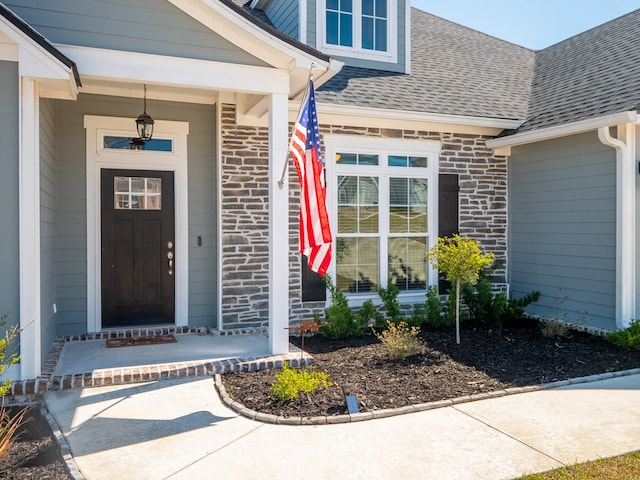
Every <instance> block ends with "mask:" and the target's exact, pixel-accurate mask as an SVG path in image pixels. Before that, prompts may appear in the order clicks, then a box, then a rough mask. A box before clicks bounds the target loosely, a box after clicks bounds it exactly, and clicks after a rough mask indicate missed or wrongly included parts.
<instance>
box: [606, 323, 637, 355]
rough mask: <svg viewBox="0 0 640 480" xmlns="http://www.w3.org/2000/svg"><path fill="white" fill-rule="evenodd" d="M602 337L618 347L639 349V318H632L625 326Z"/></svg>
mask: <svg viewBox="0 0 640 480" xmlns="http://www.w3.org/2000/svg"><path fill="white" fill-rule="evenodd" d="M604 338H605V339H606V340H607V341H609V342H611V343H613V344H614V345H618V346H619V347H623V348H629V349H632V350H640V320H633V321H632V322H631V323H630V324H629V326H628V327H627V328H623V329H622V330H617V331H615V332H611V333H607V334H606V335H605V337H604Z"/></svg>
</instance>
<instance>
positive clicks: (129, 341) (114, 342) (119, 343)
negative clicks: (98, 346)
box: [107, 334, 178, 348]
mask: <svg viewBox="0 0 640 480" xmlns="http://www.w3.org/2000/svg"><path fill="white" fill-rule="evenodd" d="M177 341H178V340H176V337H175V336H174V335H171V334H169V335H155V336H153V337H128V338H109V339H108V340H107V348H116V347H135V346H138V345H158V344H161V343H176V342H177Z"/></svg>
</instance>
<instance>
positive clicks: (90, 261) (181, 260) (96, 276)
mask: <svg viewBox="0 0 640 480" xmlns="http://www.w3.org/2000/svg"><path fill="white" fill-rule="evenodd" d="M84 127H85V129H86V144H87V331H88V332H99V331H100V330H102V318H101V317H102V305H101V275H100V273H101V256H100V251H101V246H100V238H101V230H100V221H99V219H100V170H101V169H102V168H120V169H140V170H165V171H173V172H175V179H174V182H175V214H176V217H175V229H176V232H175V243H176V268H175V276H176V281H175V285H176V305H175V308H176V310H175V321H176V325H177V326H186V325H188V324H189V244H188V242H189V234H188V233H189V232H188V228H189V218H188V213H189V209H188V201H189V197H188V171H187V135H188V134H189V124H188V123H187V122H171V121H163V120H156V123H155V125H154V135H156V136H157V137H164V138H172V139H173V141H174V151H173V152H152V151H140V152H134V151H130V150H122V151H108V150H104V149H102V145H101V144H100V143H99V142H100V139H101V133H103V132H105V131H108V132H109V133H115V134H120V135H126V136H129V135H135V119H134V118H120V117H102V116H95V115H85V117H84Z"/></svg>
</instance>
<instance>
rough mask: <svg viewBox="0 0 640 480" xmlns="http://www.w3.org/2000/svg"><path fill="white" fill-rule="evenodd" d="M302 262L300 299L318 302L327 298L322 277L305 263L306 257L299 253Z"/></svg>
mask: <svg viewBox="0 0 640 480" xmlns="http://www.w3.org/2000/svg"><path fill="white" fill-rule="evenodd" d="M300 263H302V301H303V302H320V301H325V300H326V299H327V290H326V288H325V286H324V281H323V280H322V277H321V276H320V275H318V274H317V273H316V272H314V271H313V270H311V269H310V268H309V266H308V265H307V257H305V256H304V255H300Z"/></svg>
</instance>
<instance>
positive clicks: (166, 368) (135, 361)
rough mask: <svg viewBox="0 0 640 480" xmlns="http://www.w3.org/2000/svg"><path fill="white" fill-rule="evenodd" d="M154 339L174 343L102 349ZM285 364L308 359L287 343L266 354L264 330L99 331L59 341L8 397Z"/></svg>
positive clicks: (25, 397) (29, 397)
mask: <svg viewBox="0 0 640 480" xmlns="http://www.w3.org/2000/svg"><path fill="white" fill-rule="evenodd" d="M160 335H174V336H175V339H176V342H175V343H160V344H155V345H136V346H124V347H117V348H109V347H107V340H108V339H116V338H118V339H122V338H131V337H139V336H143V337H144V336H148V337H152V336H160ZM285 361H286V362H289V363H290V364H291V365H300V364H301V363H304V364H309V363H311V357H310V356H309V355H308V354H305V353H301V352H300V349H299V348H297V347H295V346H293V345H291V344H289V348H288V351H287V353H283V354H281V355H272V354H271V353H270V348H269V338H268V335H267V331H266V329H244V330H232V331H225V332H220V331H207V332H206V333H204V334H202V333H199V331H198V329H194V328H188V327H158V328H147V329H127V330H119V331H103V332H99V333H95V334H88V335H81V336H70V337H64V338H59V339H58V340H57V341H56V342H55V343H54V346H53V348H52V349H51V351H50V352H49V355H48V356H47V360H46V361H45V365H44V366H43V369H42V375H40V376H39V377H38V378H36V379H27V380H17V381H15V382H14V383H13V385H12V390H11V395H12V397H13V398H14V399H15V400H16V401H17V402H21V401H25V400H28V401H32V400H34V399H37V398H39V397H40V396H42V395H43V394H44V393H46V392H47V391H55V390H67V389H71V388H83V387H98V386H105V385H122V384H134V383H141V382H148V381H157V380H166V379H176V378H184V377H204V376H211V375H214V374H216V373H220V374H223V373H230V372H235V371H254V370H260V369H265V368H274V367H280V366H282V364H283V363H284V362H285Z"/></svg>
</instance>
